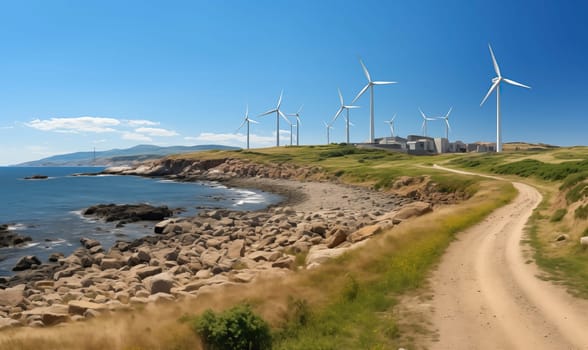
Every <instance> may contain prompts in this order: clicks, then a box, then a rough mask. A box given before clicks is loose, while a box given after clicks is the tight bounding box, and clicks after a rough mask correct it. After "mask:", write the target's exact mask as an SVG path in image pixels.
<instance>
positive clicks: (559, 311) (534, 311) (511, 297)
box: [429, 169, 588, 349]
mask: <svg viewBox="0 0 588 350" xmlns="http://www.w3.org/2000/svg"><path fill="white" fill-rule="evenodd" d="M447 170H448V169H447ZM514 186H515V187H516V189H517V190H518V191H519V195H518V196H517V198H516V199H515V200H514V201H513V202H512V203H510V204H509V205H507V206H505V207H502V208H500V209H498V210H496V211H495V212H494V213H492V214H491V215H490V216H489V217H488V218H486V219H485V220H484V221H483V222H482V223H480V224H478V225H476V226H475V227H472V228H471V229H469V230H467V231H465V232H462V233H461V234H460V235H459V236H458V241H457V242H454V243H453V244H452V245H451V246H450V248H449V249H448V251H447V253H446V254H445V255H444V257H443V259H442V261H441V263H440V266H439V268H438V270H437V271H436V272H435V273H434V274H433V277H432V279H431V284H432V289H433V291H434V298H433V307H434V315H433V324H434V327H435V328H436V331H437V332H438V339H437V340H436V341H434V342H432V343H430V344H429V347H430V348H431V349H588V302H587V301H586V300H579V299H575V298H574V297H572V296H571V295H569V294H568V293H566V291H565V289H564V288H563V287H561V286H556V285H553V284H552V283H550V282H546V281H543V280H540V279H539V278H537V277H536V276H537V275H539V273H540V271H539V270H538V268H537V266H536V265H535V264H534V263H530V262H529V253H528V252H527V253H526V252H524V248H523V246H521V243H520V242H521V239H522V237H523V229H524V226H525V224H526V222H527V220H528V218H529V216H530V215H531V214H532V212H533V209H534V208H535V207H536V206H537V204H539V202H540V201H541V195H540V194H539V192H537V190H535V189H534V188H533V187H531V186H528V185H525V184H521V183H514Z"/></svg>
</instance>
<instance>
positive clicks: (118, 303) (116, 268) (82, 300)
mask: <svg viewBox="0 0 588 350" xmlns="http://www.w3.org/2000/svg"><path fill="white" fill-rule="evenodd" d="M107 172H108V173H117V174H129V175H131V174H132V175H142V176H166V177H168V178H172V179H176V180H183V181H196V180H202V179H206V180H211V179H212V180H222V181H230V183H233V184H239V185H240V186H246V187H257V188H262V189H265V190H271V191H274V192H278V193H280V194H282V195H284V197H285V198H286V201H285V202H283V203H281V204H280V205H279V206H274V207H272V208H268V209H267V210H264V211H258V212H237V211H230V210H207V211H201V212H200V213H199V214H198V215H197V216H195V217H192V218H182V219H178V218H169V219H165V220H163V221H161V222H159V223H158V224H157V225H156V226H155V232H154V235H151V236H147V237H143V238H140V239H137V240H134V241H132V242H124V241H119V242H117V243H116V244H115V245H114V246H113V247H112V248H111V249H109V250H108V251H104V249H103V248H102V246H101V245H100V242H98V241H95V240H91V239H84V238H83V239H82V240H81V242H80V243H81V247H80V248H78V249H77V250H76V251H75V252H74V253H73V254H71V255H70V256H68V257H63V256H60V255H59V254H55V255H54V256H51V258H50V261H49V262H47V263H42V264H40V262H33V264H31V266H30V268H29V269H26V270H25V271H22V272H20V273H19V274H17V275H16V276H14V277H12V278H8V279H4V280H0V329H1V328H4V327H10V326H23V325H24V326H32V327H41V326H50V325H54V324H58V323H61V322H66V321H76V320H83V319H86V318H92V317H95V316H98V315H99V314H102V313H108V312H114V311H117V310H128V309H132V308H133V307H134V306H136V305H141V304H145V303H149V302H158V301H169V300H176V299H179V298H185V297H195V296H197V295H198V294H199V293H203V292H207V291H210V290H211V289H214V288H218V287H220V286H222V285H227V284H235V283H247V282H250V281H252V280H254V279H255V278H256V277H257V276H258V275H260V274H264V275H265V274H268V273H287V272H288V271H292V270H294V269H297V268H307V269H310V268H314V267H316V266H318V265H320V264H321V263H323V262H324V261H326V260H327V259H329V258H332V257H334V256H338V255H340V254H343V253H344V252H346V251H347V250H348V249H352V248H353V247H355V246H357V245H358V243H359V242H362V241H364V240H366V239H368V238H369V237H371V236H373V235H375V234H377V233H379V232H381V231H382V230H386V229H389V228H391V227H393V226H394V225H398V224H400V223H401V222H402V221H403V220H406V219H408V218H410V217H413V216H418V215H422V214H424V213H427V212H429V211H431V210H432V204H431V203H430V202H426V201H419V200H416V199H415V198H414V196H413V198H408V197H404V196H399V195H395V194H390V193H382V192H375V191H371V190H368V189H365V188H359V187H353V186H347V185H340V184H335V183H332V182H313V181H304V182H301V181H296V180H300V179H305V180H308V179H313V177H315V176H319V175H320V171H318V170H316V167H296V166H292V165H269V166H268V165H256V164H254V163H251V162H245V161H241V160H232V159H229V160H227V159H224V160H222V161H221V160H216V161H202V162H201V161H193V160H163V161H159V162H152V163H149V164H145V165H141V166H139V167H137V168H134V169H131V168H124V169H123V168H116V169H109V170H107ZM421 199H422V198H421Z"/></svg>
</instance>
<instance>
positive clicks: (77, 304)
mask: <svg viewBox="0 0 588 350" xmlns="http://www.w3.org/2000/svg"><path fill="white" fill-rule="evenodd" d="M67 307H68V312H69V313H70V314H73V315H84V313H85V312H86V311H87V310H96V311H104V310H107V309H108V307H107V306H106V305H104V304H98V303H93V302H91V301H85V300H72V301H70V302H69V303H67Z"/></svg>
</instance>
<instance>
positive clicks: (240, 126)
mask: <svg viewBox="0 0 588 350" xmlns="http://www.w3.org/2000/svg"><path fill="white" fill-rule="evenodd" d="M245 123H247V119H245V120H243V123H241V125H239V127H238V128H237V130H236V131H235V132H237V131H239V130H241V128H242V127H243V125H245Z"/></svg>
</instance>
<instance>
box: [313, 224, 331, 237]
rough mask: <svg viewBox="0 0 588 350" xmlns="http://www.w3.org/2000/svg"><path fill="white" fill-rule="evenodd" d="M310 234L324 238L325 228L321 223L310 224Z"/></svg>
mask: <svg viewBox="0 0 588 350" xmlns="http://www.w3.org/2000/svg"><path fill="white" fill-rule="evenodd" d="M310 232H314V233H316V234H319V235H321V236H323V237H324V236H325V234H326V233H327V227H326V225H325V224H324V223H323V222H315V223H313V224H312V227H311V228H310Z"/></svg>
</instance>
